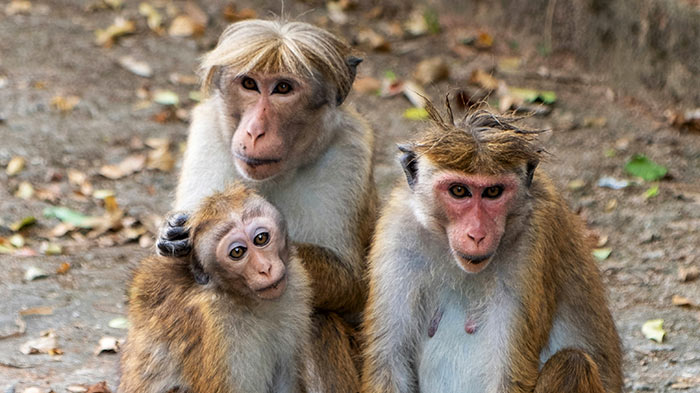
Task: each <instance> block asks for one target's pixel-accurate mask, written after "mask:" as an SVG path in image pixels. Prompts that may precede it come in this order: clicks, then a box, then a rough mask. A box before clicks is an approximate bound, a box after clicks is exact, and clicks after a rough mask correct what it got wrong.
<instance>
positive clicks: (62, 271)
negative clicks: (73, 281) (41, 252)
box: [56, 262, 70, 274]
mask: <svg viewBox="0 0 700 393" xmlns="http://www.w3.org/2000/svg"><path fill="white" fill-rule="evenodd" d="M69 270H70V262H63V263H62V264H61V266H59V267H58V269H56V274H66V273H68V271H69Z"/></svg>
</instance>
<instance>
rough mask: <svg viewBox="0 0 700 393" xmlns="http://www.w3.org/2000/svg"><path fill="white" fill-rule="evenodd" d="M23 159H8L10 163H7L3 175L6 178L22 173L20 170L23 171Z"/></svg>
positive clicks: (17, 157)
mask: <svg viewBox="0 0 700 393" xmlns="http://www.w3.org/2000/svg"><path fill="white" fill-rule="evenodd" d="M25 162H26V161H25V159H24V157H20V156H14V157H12V158H11V159H10V162H8V163H7V168H5V173H6V174H7V176H15V175H16V174H18V173H20V172H22V169H24V164H25Z"/></svg>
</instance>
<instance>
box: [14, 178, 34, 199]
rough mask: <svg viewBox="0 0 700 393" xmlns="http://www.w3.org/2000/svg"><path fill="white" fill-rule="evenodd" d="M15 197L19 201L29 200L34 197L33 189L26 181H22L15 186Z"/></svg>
mask: <svg viewBox="0 0 700 393" xmlns="http://www.w3.org/2000/svg"><path fill="white" fill-rule="evenodd" d="M15 196H16V197H17V198H19V199H25V200H26V199H30V198H31V197H32V196H34V187H33V186H32V184H31V183H29V182H28V181H23V182H21V183H19V186H17V191H16V192H15Z"/></svg>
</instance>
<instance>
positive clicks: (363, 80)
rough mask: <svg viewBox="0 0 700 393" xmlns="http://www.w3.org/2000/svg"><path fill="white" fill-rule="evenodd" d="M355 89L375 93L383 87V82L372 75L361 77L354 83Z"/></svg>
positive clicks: (364, 92)
mask: <svg viewBox="0 0 700 393" xmlns="http://www.w3.org/2000/svg"><path fill="white" fill-rule="evenodd" d="M352 87H353V89H354V90H356V91H357V92H359V93H363V94H374V93H377V92H378V91H379V89H381V87H382V82H381V81H380V80H379V79H376V78H372V77H369V76H368V77H359V78H356V79H355V83H354V84H353V85H352Z"/></svg>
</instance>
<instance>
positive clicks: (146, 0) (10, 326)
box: [0, 0, 700, 393]
mask: <svg viewBox="0 0 700 393" xmlns="http://www.w3.org/2000/svg"><path fill="white" fill-rule="evenodd" d="M280 15H283V16H284V17H286V18H288V19H294V20H302V21H306V22H310V23H314V24H316V25H319V26H322V27H324V28H327V29H328V30H330V31H332V32H334V33H336V34H338V35H340V36H342V37H343V38H344V39H345V40H346V41H347V42H349V43H351V44H352V45H353V47H354V48H355V50H356V52H357V53H358V54H359V55H361V56H362V57H364V58H365V61H364V62H363V63H362V65H361V66H360V67H359V72H358V77H357V80H356V82H355V86H354V89H353V92H352V93H351V96H350V99H349V105H353V106H355V107H356V108H357V109H358V110H359V111H360V112H361V113H362V114H363V115H364V116H365V117H366V118H367V119H368V120H369V121H370V123H371V124H372V126H373V128H374V130H375V133H376V138H377V145H376V171H375V173H376V181H377V185H378V188H379V191H380V195H381V196H382V197H383V198H384V197H386V195H387V194H388V192H389V190H390V188H391V186H392V184H393V183H394V182H395V181H396V180H397V179H400V176H401V174H400V168H399V166H398V165H397V163H396V159H395V157H396V153H397V149H396V147H395V144H396V143H397V142H399V141H403V140H406V139H408V138H411V137H412V135H414V134H415V133H416V132H418V131H419V130H420V128H421V126H422V121H423V120H424V119H425V117H426V113H425V110H424V109H422V108H421V105H422V100H421V99H420V98H419V96H417V95H416V94H415V92H419V93H421V94H423V95H425V96H427V97H430V98H432V99H433V100H434V101H436V102H442V101H443V100H444V97H445V95H446V94H447V93H450V96H451V97H452V98H451V99H452V102H453V107H455V108H457V109H458V110H459V111H464V110H465V109H467V108H468V107H470V106H472V105H474V104H476V103H478V102H484V103H485V105H487V106H488V107H489V108H490V109H491V110H493V111H499V112H513V111H515V112H518V113H530V114H533V116H532V117H530V118H528V119H527V120H526V123H527V124H528V125H530V126H532V127H539V128H547V129H550V130H551V131H550V132H548V133H547V134H546V135H545V140H546V143H545V145H546V147H547V150H548V152H549V153H550V155H549V157H548V160H547V162H545V163H544V164H543V165H542V168H543V170H545V171H548V172H549V173H550V174H551V175H552V177H554V179H555V182H556V184H558V185H559V187H560V189H561V190H562V192H563V193H564V195H565V196H566V198H567V200H568V201H569V204H570V205H571V207H572V208H573V209H574V210H575V211H576V212H577V213H578V214H579V215H580V216H581V217H582V218H583V219H584V220H585V221H586V223H587V225H588V228H589V229H590V233H589V236H590V237H591V240H592V241H593V242H595V243H596V249H595V252H594V255H595V257H596V259H597V260H598V263H599V267H600V269H601V271H602V272H603V277H604V280H605V283H606V285H607V287H608V293H609V298H610V305H611V308H612V311H613V315H614V317H615V319H616V322H617V326H618V329H619V331H620V334H621V336H622V338H623V342H624V345H625V372H626V379H625V386H626V387H625V389H626V391H629V392H636V391H653V392H675V391H688V392H700V308H699V305H700V280H698V275H699V274H700V271H699V269H698V268H699V265H700V256H698V254H699V251H700V247H699V246H698V245H699V244H700V77H699V75H700V2H698V1H697V0H618V1H609V0H580V1H577V0H530V1H516V0H502V1H499V2H492V1H479V0H473V1H469V0H463V1H447V0H443V1H427V0H426V1H398V0H394V1H387V2H375V1H364V0H339V1H316V0H309V1H293V0H286V1H284V2H282V1H244V0H235V1H231V0H215V1H203V0H202V1H178V0H141V1H139V0H135V1H132V0H83V1H79V0H11V1H8V0H0V267H1V269H0V297H1V298H2V299H3V300H2V301H0V391H1V392H3V393H11V392H18V393H21V392H27V393H29V392H32V393H36V392H50V391H54V392H87V391H89V392H92V393H97V392H108V391H110V390H111V391H115V390H116V386H117V380H118V358H119V355H118V351H119V345H120V343H121V342H122V341H123V339H124V337H125V335H126V330H125V328H126V320H125V315H126V285H127V282H128V279H129V271H130V269H131V267H133V266H134V264H136V263H137V262H138V261H139V260H140V259H141V258H142V257H143V256H145V255H147V254H149V253H151V252H153V239H154V234H155V233H156V228H157V226H158V223H159V221H160V219H161V217H162V216H163V215H164V214H165V213H166V212H167V211H168V210H169V209H170V206H171V202H172V199H173V192H174V186H175V184H176V177H177V173H178V170H179V166H180V164H181V160H182V153H183V151H184V148H185V141H186V135H187V124H188V121H189V116H190V111H191V109H192V108H193V106H194V105H196V104H197V102H198V101H199V100H200V97H201V95H200V93H199V90H198V88H199V86H198V84H199V80H198V77H197V75H196V69H197V66H198V59H199V58H200V56H201V55H202V54H204V53H205V52H206V51H208V50H210V49H211V48H213V46H214V45H215V44H216V41H217V39H218V36H219V34H220V33H221V31H222V30H223V29H224V28H225V26H227V25H228V24H229V23H232V22H235V21H238V20H242V19H246V18H275V17H279V16H280Z"/></svg>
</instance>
